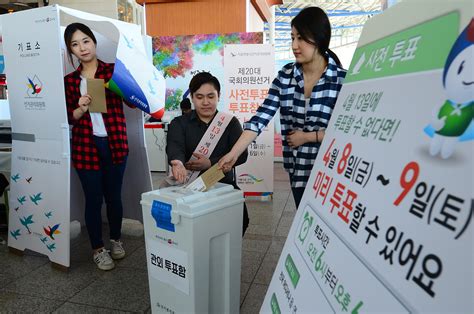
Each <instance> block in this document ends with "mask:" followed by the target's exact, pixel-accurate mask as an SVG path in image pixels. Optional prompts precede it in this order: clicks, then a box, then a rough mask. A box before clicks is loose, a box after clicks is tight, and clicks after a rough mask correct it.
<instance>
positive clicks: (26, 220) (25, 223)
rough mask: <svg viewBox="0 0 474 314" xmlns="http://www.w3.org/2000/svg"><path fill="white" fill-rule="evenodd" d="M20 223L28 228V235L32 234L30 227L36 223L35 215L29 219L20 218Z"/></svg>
mask: <svg viewBox="0 0 474 314" xmlns="http://www.w3.org/2000/svg"><path fill="white" fill-rule="evenodd" d="M20 222H21V224H22V225H23V226H24V227H25V228H26V230H28V233H31V230H30V228H29V227H28V226H29V225H31V224H32V223H34V221H33V215H29V216H28V217H23V218H20Z"/></svg>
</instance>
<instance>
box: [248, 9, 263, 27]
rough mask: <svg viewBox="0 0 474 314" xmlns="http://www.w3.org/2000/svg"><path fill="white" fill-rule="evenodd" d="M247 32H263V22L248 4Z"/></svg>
mask: <svg viewBox="0 0 474 314" xmlns="http://www.w3.org/2000/svg"><path fill="white" fill-rule="evenodd" d="M247 5H248V8H249V9H248V16H247V32H263V21H262V18H261V17H260V15H258V12H257V10H255V8H254V7H253V5H252V4H251V3H248V4H247Z"/></svg>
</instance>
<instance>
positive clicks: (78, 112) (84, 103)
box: [72, 94, 92, 121]
mask: <svg viewBox="0 0 474 314" xmlns="http://www.w3.org/2000/svg"><path fill="white" fill-rule="evenodd" d="M91 101H92V97H91V96H90V95H89V94H85V95H84V96H81V98H79V101H78V105H79V107H77V108H76V109H74V111H73V112H72V117H73V118H74V120H76V121H77V120H79V119H80V118H82V116H83V115H84V114H85V113H86V112H87V110H89V105H90V103H91Z"/></svg>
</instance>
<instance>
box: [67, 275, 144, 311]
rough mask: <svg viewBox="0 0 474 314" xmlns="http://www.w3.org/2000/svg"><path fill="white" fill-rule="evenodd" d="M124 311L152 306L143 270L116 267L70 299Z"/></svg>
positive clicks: (75, 301)
mask: <svg viewBox="0 0 474 314" xmlns="http://www.w3.org/2000/svg"><path fill="white" fill-rule="evenodd" d="M69 301H70V302H73V303H81V304H87V305H91V306H100V307H106V308H110V309H116V310H122V311H143V312H144V311H146V310H147V308H148V307H149V306H150V296H149V290H148V276H147V273H146V272H145V271H143V270H138V269H136V270H131V269H130V268H120V267H118V268H115V269H114V270H112V271H109V272H106V273H105V274H104V276H103V277H102V278H100V280H96V281H95V282H93V283H92V284H91V285H89V286H88V287H87V288H85V289H83V290H82V291H80V292H79V293H77V294H76V295H75V296H74V297H73V298H71V299H70V300H69Z"/></svg>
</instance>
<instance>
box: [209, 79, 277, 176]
mask: <svg viewBox="0 0 474 314" xmlns="http://www.w3.org/2000/svg"><path fill="white" fill-rule="evenodd" d="M280 72H281V71H280ZM280 76H281V73H278V76H277V77H276V78H275V79H274V80H273V82H272V86H271V87H270V89H269V90H268V96H267V98H266V99H265V100H264V102H263V104H262V105H261V106H260V107H258V109H257V113H256V114H255V115H254V116H253V117H252V118H251V119H250V120H249V121H247V122H245V123H244V129H245V130H244V132H243V133H242V135H241V136H240V137H239V139H238V140H237V142H236V143H235V144H234V146H233V147H232V149H231V150H230V152H229V153H227V154H226V155H225V156H224V157H222V158H221V159H220V160H219V162H218V164H219V169H222V171H224V172H227V171H230V170H231V169H232V167H233V166H234V164H235V163H236V161H237V159H238V158H239V156H240V155H241V154H242V153H243V152H244V151H245V149H246V148H247V147H248V146H249V145H250V144H251V143H252V142H253V141H255V139H256V138H257V136H258V135H260V133H261V132H262V131H263V129H264V128H265V127H266V126H267V125H268V123H270V120H271V119H272V118H273V116H274V115H275V113H276V112H277V110H278V108H280V89H281V86H282V84H281V81H280Z"/></svg>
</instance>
